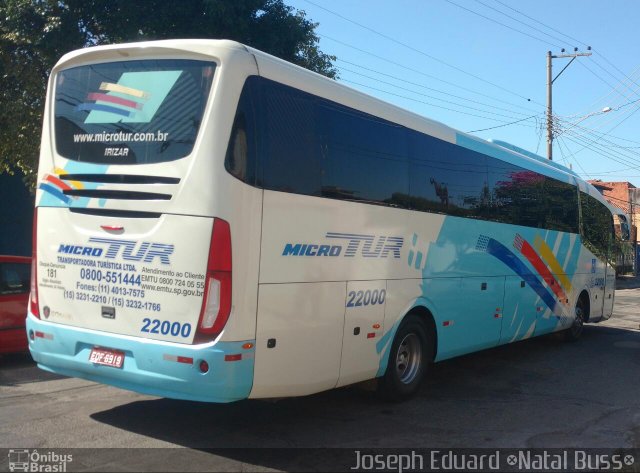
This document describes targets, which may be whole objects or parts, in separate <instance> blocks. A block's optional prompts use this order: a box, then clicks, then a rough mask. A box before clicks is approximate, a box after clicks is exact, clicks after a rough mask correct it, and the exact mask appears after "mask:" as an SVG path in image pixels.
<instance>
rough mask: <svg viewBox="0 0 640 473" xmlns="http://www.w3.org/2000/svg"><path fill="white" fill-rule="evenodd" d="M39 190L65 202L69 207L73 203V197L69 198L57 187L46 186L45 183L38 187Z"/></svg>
mask: <svg viewBox="0 0 640 473" xmlns="http://www.w3.org/2000/svg"><path fill="white" fill-rule="evenodd" d="M38 188H39V189H42V190H43V191H45V192H48V193H49V194H51V195H52V196H54V197H56V198H57V199H60V200H61V201H62V202H64V203H65V204H67V205H69V204H70V203H71V197H67V196H66V195H64V194H63V193H62V191H61V190H60V189H58V188H57V187H55V186H52V185H51V184H46V183H44V182H43V183H42V184H40V185H39V186H38Z"/></svg>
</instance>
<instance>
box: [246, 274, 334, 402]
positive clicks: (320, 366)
mask: <svg viewBox="0 0 640 473" xmlns="http://www.w3.org/2000/svg"><path fill="white" fill-rule="evenodd" d="M345 290H346V285H345V283H344V282H323V283H306V284H305V283H289V284H261V285H260V288H259V302H258V327H257V330H256V364H255V374H254V376H255V377H254V384H253V389H252V391H251V397H252V398H262V397H280V396H303V395H306V394H312V393H315V392H319V391H324V390H327V389H331V388H333V387H335V386H336V383H337V381H338V376H339V372H340V359H341V350H342V328H343V325H344V300H345V296H346V294H345Z"/></svg>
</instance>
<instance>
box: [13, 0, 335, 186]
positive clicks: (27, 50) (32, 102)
mask: <svg viewBox="0 0 640 473" xmlns="http://www.w3.org/2000/svg"><path fill="white" fill-rule="evenodd" d="M316 27H317V23H313V22H311V21H309V20H308V19H307V18H306V15H305V12H304V11H296V10H295V9H294V8H292V7H290V6H287V5H285V4H284V3H283V0H0V78H1V80H0V110H2V113H0V173H2V172H12V171H14V170H17V169H19V170H22V171H23V172H25V173H26V174H27V175H29V174H32V173H33V171H34V170H35V169H36V163H37V159H38V153H39V146H40V129H41V126H42V113H43V108H44V99H45V91H46V84H47V78H48V76H49V73H50V71H51V68H52V67H53V66H54V64H55V63H56V61H57V60H58V59H59V58H60V56H62V55H63V54H64V53H66V52H68V51H71V50H73V49H78V48H82V47H86V46H92V45H99V44H109V43H119V42H127V41H144V40H151V39H169V38H225V39H233V40H236V41H240V42H242V43H245V44H247V45H249V46H253V47H255V48H257V49H260V50H263V51H265V52H268V53H270V54H273V55H274V56H278V57H280V58H282V59H285V60H287V61H290V62H293V63H295V64H298V65H300V66H302V67H306V68H307V69H310V70H312V71H315V72H318V73H320V74H324V75H326V76H328V77H331V78H335V77H336V72H337V71H336V69H335V67H334V66H333V64H332V61H334V60H335V57H334V56H330V55H327V54H325V53H323V52H322V51H320V49H319V48H318V42H319V38H318V36H317V35H316V33H315V28H316Z"/></svg>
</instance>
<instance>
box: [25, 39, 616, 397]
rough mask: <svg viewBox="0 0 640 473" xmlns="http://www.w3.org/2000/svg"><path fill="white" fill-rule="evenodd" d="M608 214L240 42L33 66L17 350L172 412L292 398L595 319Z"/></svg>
mask: <svg viewBox="0 0 640 473" xmlns="http://www.w3.org/2000/svg"><path fill="white" fill-rule="evenodd" d="M612 239H613V223H612V213H611V211H610V210H609V209H608V207H607V205H606V201H605V200H604V199H603V197H602V196H601V195H600V194H599V193H598V192H597V191H596V190H595V189H594V188H593V187H592V186H590V185H589V184H587V183H586V182H584V181H583V180H582V179H580V178H579V177H578V176H577V175H576V174H574V173H573V172H572V171H570V170H568V169H566V168H564V167H562V166H559V165H556V164H554V163H551V162H548V161H546V160H543V159H542V158H539V157H537V156H534V155H531V154H529V153H527V152H525V151H523V150H519V149H517V148H515V147H513V146H510V145H508V144H505V143H490V142H486V141H483V140H480V139H477V138H475V137H473V136H469V135H466V134H464V133H460V132H457V131H455V130H453V129H451V128H449V127H447V126H445V125H442V124H440V123H437V122H434V121H432V120H429V119H426V118H423V117H421V116H418V115H415V114H413V113H410V112H408V111H406V110H402V109H400V108H398V107H396V106H393V105H390V104H388V103H385V102H383V101H380V100H378V99H375V98H372V97H370V96H367V95H365V94H362V93H360V92H357V91H354V90H352V89H350V88H348V87H345V86H343V85H341V84H339V83H337V82H335V81H333V80H330V79H327V78H325V77H322V76H320V75H318V74H315V73H312V72H309V71H307V70H304V69H302V68H300V67H297V66H294V65H292V64H289V63H287V62H285V61H282V60H279V59H276V58H274V57H272V56H270V55H267V54H265V53H262V52H260V51H257V50H254V49H251V48H249V47H246V46H243V45H241V44H238V43H234V42H230V41H217V40H179V41H157V42H147V43H134V44H124V45H112V46H100V47H93V48H87V49H83V50H81V51H75V52H72V53H69V54H67V55H65V56H64V57H63V58H62V59H61V60H60V62H59V63H58V64H57V65H56V66H55V68H54V69H53V72H52V74H51V78H50V81H49V88H48V98H47V102H46V107H45V113H44V126H43V134H42V145H41V156H40V165H39V171H38V189H37V196H36V217H35V219H34V247H33V262H34V263H33V264H34V267H33V272H32V275H33V279H32V288H31V302H30V309H29V313H28V320H27V331H28V334H29V338H30V349H31V353H32V355H33V358H34V359H35V360H36V361H37V362H38V365H39V366H40V367H41V368H42V369H45V370H48V371H53V372H55V373H60V374H63V375H68V376H76V377H80V378H85V379H89V380H93V381H97V382H101V383H106V384H110V385H113V386H117V387H120V388H124V389H130V390H134V391H138V392H141V393H147V394H153V395H158V396H165V397H170V398H178V399H188V400H198V401H210V402H229V401H236V400H240V399H245V398H273V397H285V396H301V395H307V394H311V393H316V392H319V391H323V390H327V389H331V388H335V387H338V386H344V385H349V384H353V383H357V382H360V381H363V380H369V379H374V378H378V380H379V386H380V390H381V392H382V393H383V394H385V395H386V396H387V397H390V398H392V399H402V398H406V397H408V396H410V395H411V394H413V393H415V392H416V390H417V389H418V387H419V385H420V382H421V381H422V380H423V379H424V377H425V375H426V371H427V367H428V366H429V364H430V363H432V362H437V361H440V360H445V359H448V358H452V357H455V356H458V355H463V354H465V353H470V352H474V351H477V350H482V349H486V348H490V347H495V346H497V345H501V344H506V343H511V342H516V341H519V340H524V339H528V338H531V337H534V336H538V335H542V334H546V333H550V332H564V334H565V336H566V337H567V338H569V339H575V338H577V337H578V336H579V335H580V333H581V331H582V327H583V323H584V322H598V321H600V320H603V319H607V318H609V317H610V316H611V313H612V308H613V300H614V276H615V275H614V270H613V267H612V266H611V264H610V254H611V246H612Z"/></svg>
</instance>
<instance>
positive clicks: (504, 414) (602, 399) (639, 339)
mask: <svg viewBox="0 0 640 473" xmlns="http://www.w3.org/2000/svg"><path fill="white" fill-rule="evenodd" d="M619 287H620V288H621V289H619V290H618V291H617V292H616V303H615V309H614V317H613V318H612V319H611V320H609V321H607V322H605V323H602V324H596V325H589V326H587V327H586V329H585V332H584V336H583V338H582V339H581V340H580V341H579V342H576V343H569V344H567V343H563V342H561V341H559V340H558V339H557V337H553V336H550V337H543V338H539V339H534V340H530V341H526V342H521V343H517V344H514V345H510V346H504V347H499V348H496V349H492V350H487V351H484V352H481V353H476V354H473V355H469V356H465V357H462V358H458V359H455V360H450V361H446V362H442V363H439V364H437V365H435V366H434V368H433V369H432V372H431V377H430V379H429V381H428V382H427V383H426V385H425V386H424V388H423V389H422V391H421V393H420V395H419V396H418V397H417V398H416V399H414V400H412V401H410V402H406V403H403V404H384V403H381V402H379V401H378V400H377V399H376V398H375V396H374V395H373V394H372V393H370V392H367V391H365V390H363V389H361V388H345V389H339V390H334V391H330V392H327V393H322V394H318V395H314V396H309V397H306V398H297V399H286V400H281V401H278V402H265V401H245V402H239V403H235V404H231V405H208V404H200V403H191V402H182V401H172V400H167V399H158V398H154V397H150V396H143V395H139V394H135V393H131V392H127V391H122V390H119V389H115V388H110V387H106V386H102V385H97V384H94V383H91V382H87V381H82V380H77V379H68V378H61V377H57V376H54V375H51V374H47V373H44V372H42V371H40V370H38V369H37V368H36V367H35V366H34V365H33V363H32V362H31V360H30V358H29V357H28V355H20V356H17V355H16V356H8V357H4V358H1V359H0V448H2V447H4V448H18V447H20V448H34V447H37V448H41V449H42V448H52V447H55V448H64V447H186V449H183V450H180V451H178V452H179V453H175V452H176V451H175V450H163V451H159V450H149V451H148V453H144V452H143V453H141V452H140V451H139V450H137V451H135V452H134V451H131V453H127V452H126V451H122V452H120V451H118V452H119V453H112V454H111V455H110V456H108V455H107V456H103V457H99V456H98V457H96V459H95V460H94V462H93V463H91V462H90V463H87V464H86V468H87V469H97V470H100V469H114V468H115V469H117V468H118V465H119V464H120V463H119V462H120V460H124V459H127V460H128V462H129V463H128V465H129V468H135V469H138V468H139V469H144V468H161V467H162V466H163V465H164V466H165V467H167V468H169V465H172V464H173V463H172V460H171V459H170V457H172V458H174V460H175V458H179V459H180V461H179V462H177V463H176V464H177V465H178V466H177V467H176V468H181V469H184V470H190V469H194V470H197V469H201V468H206V469H210V470H237V471H240V470H242V469H246V468H250V469H255V468H266V469H271V468H274V469H279V468H284V467H285V466H283V465H286V462H285V460H286V459H285V458H282V456H283V455H291V453H290V452H289V453H287V452H286V451H280V453H278V451H274V452H273V453H271V454H269V455H266V456H265V455H261V456H259V458H256V456H255V452H253V453H252V452H251V451H248V450H243V449H238V450H234V451H224V452H218V453H211V452H205V451H203V450H202V449H205V448H224V447H412V448H413V447H416V448H417V447H545V448H547V447H626V448H629V447H634V448H640V376H638V373H639V372H640V280H637V279H633V278H630V279H626V280H621V281H619ZM167 451H168V452H173V453H170V454H167V453H166V452H167ZM158 452H164V453H162V454H161V453H158ZM0 460H2V459H0ZM2 465H3V463H0V469H1V468H2ZM131 465H137V466H131ZM4 466H5V468H6V463H4Z"/></svg>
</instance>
